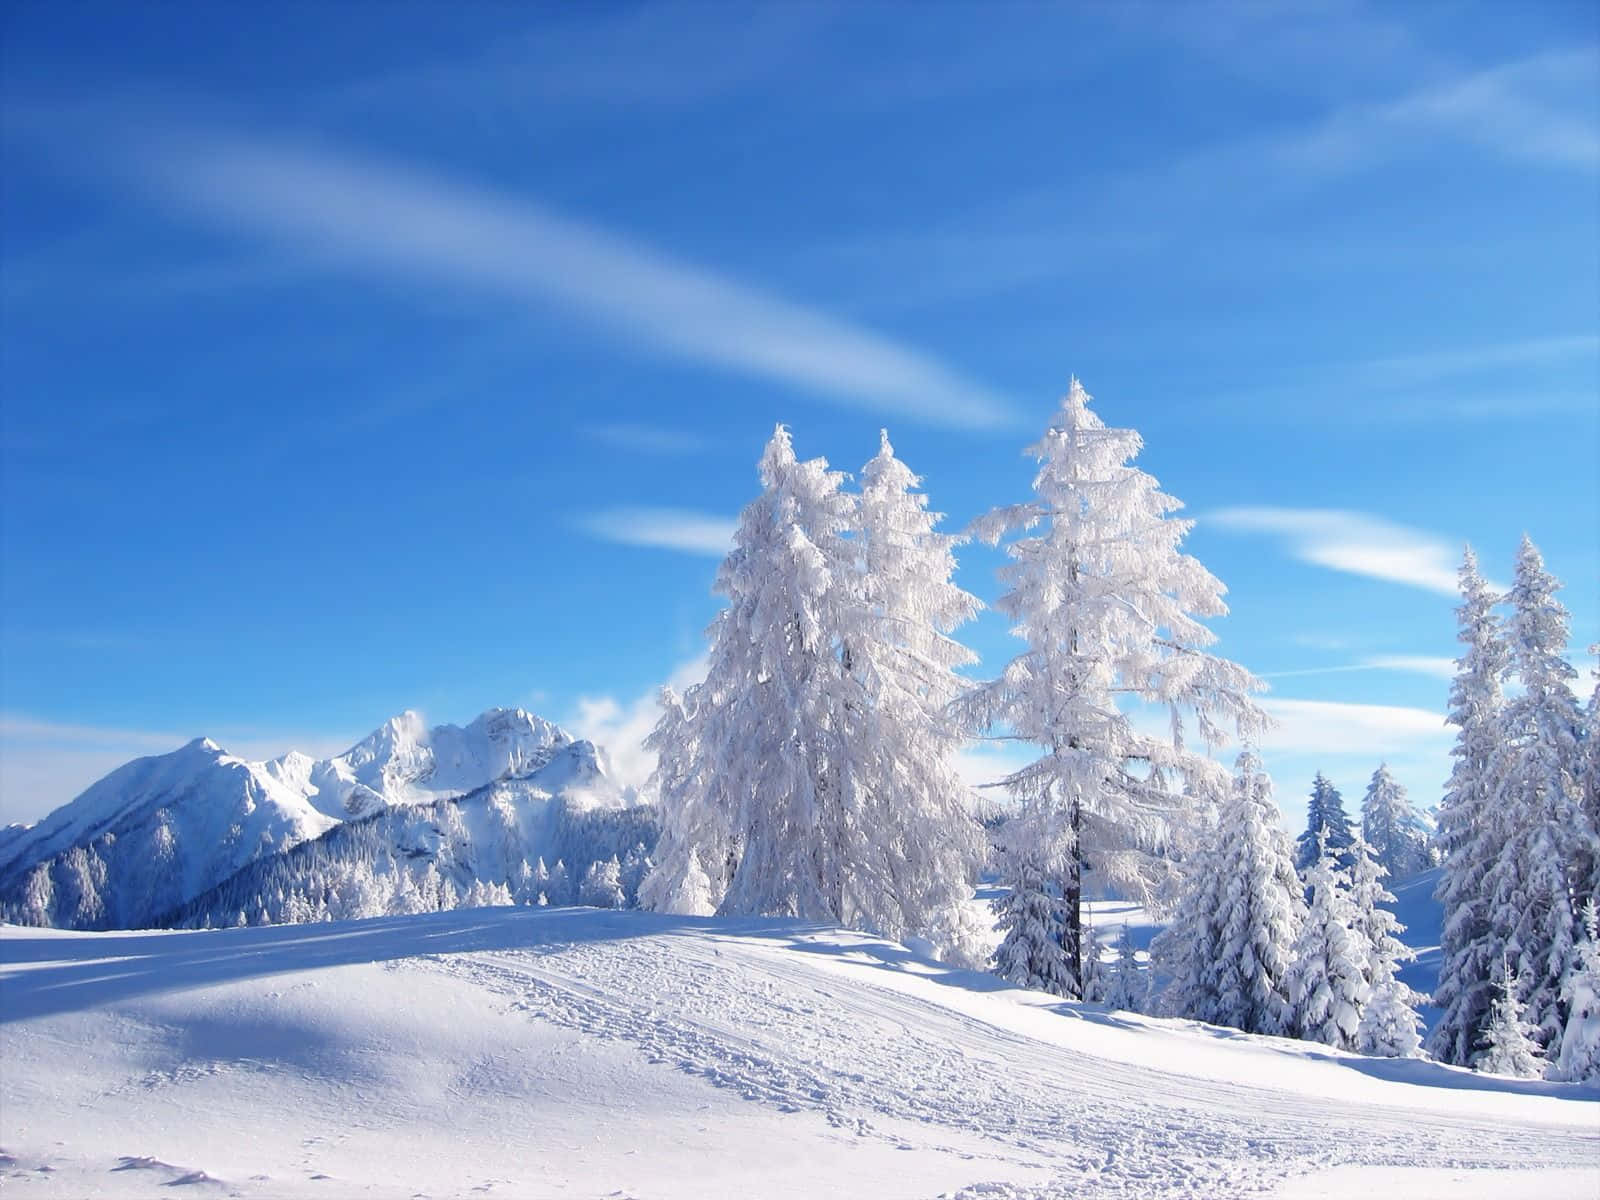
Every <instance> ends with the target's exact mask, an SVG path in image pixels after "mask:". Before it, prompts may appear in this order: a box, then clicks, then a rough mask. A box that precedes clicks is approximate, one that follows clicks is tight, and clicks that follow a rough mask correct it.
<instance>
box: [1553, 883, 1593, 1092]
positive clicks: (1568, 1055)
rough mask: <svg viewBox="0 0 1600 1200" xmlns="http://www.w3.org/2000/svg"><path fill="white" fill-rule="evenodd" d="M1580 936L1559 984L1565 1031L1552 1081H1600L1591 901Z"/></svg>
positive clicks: (1588, 903) (1591, 901)
mask: <svg viewBox="0 0 1600 1200" xmlns="http://www.w3.org/2000/svg"><path fill="white" fill-rule="evenodd" d="M1582 928H1583V936H1582V938H1581V940H1580V941H1579V942H1578V946H1577V951H1576V953H1575V954H1574V956H1573V965H1572V969H1571V970H1570V971H1568V972H1567V978H1566V982H1565V983H1563V984H1562V988H1561V998H1562V1000H1563V1002H1564V1003H1565V1004H1566V1009H1567V1027H1566V1029H1564V1030H1563V1031H1562V1034H1561V1049H1560V1051H1559V1052H1558V1054H1557V1057H1556V1061H1555V1062H1554V1063H1553V1064H1552V1065H1551V1071H1550V1074H1551V1076H1552V1077H1553V1078H1555V1079H1566V1080H1572V1081H1579V1080H1585V1079H1600V913H1597V912H1596V907H1595V901H1594V900H1593V899H1592V898H1591V899H1590V900H1589V901H1588V902H1587V903H1586V904H1585V905H1584V906H1583V920H1582Z"/></svg>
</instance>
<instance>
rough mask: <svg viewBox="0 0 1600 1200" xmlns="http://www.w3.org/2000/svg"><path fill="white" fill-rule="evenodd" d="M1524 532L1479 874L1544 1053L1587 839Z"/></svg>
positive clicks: (1576, 720) (1549, 638)
mask: <svg viewBox="0 0 1600 1200" xmlns="http://www.w3.org/2000/svg"><path fill="white" fill-rule="evenodd" d="M1560 586H1561V585H1560V583H1559V582H1557V581H1556V580H1555V579H1554V578H1553V577H1552V576H1551V575H1550V574H1549V573H1548V572H1547V571H1546V570H1545V569H1544V562H1543V560H1542V559H1541V558H1540V557H1539V551H1538V550H1537V549H1535V548H1534V545H1533V543H1532V542H1531V541H1529V540H1528V539H1527V538H1526V537H1524V538H1523V539H1522V545H1521V547H1520V548H1519V550H1518V552H1517V567H1516V576H1515V578H1514V580H1513V583H1512V588H1511V594H1510V596H1509V597H1508V600H1509V603H1510V606H1511V614H1510V617H1509V618H1508V621H1507V626H1506V628H1507V634H1508V637H1507V644H1508V646H1509V649H1510V656H1511V661H1510V667H1509V669H1510V672H1511V673H1513V674H1514V675H1515V678H1516V680H1517V682H1518V683H1519V684H1520V685H1521V687H1520V690H1519V691H1517V692H1516V693H1515V694H1514V695H1512V696H1511V697H1510V698H1509V699H1508V700H1507V701H1506V703H1505V705H1504V706H1503V707H1502V709H1501V711H1500V717H1499V721H1498V722H1497V725H1496V746H1495V751H1494V755H1493V757H1492V760H1491V765H1490V771H1491V773H1492V775H1493V778H1494V783H1495V788H1496V790H1495V793H1494V799H1493V804H1494V807H1495V810H1496V817H1497V820H1496V824H1497V826H1498V832H1497V835H1496V839H1497V842H1498V853H1497V854H1496V856H1495V858H1494V862H1493V865H1492V866H1491V867H1490V868H1489V871H1488V874H1487V877H1486V878H1485V880H1484V889H1485V894H1486V895H1487V896H1488V897H1489V899H1490V905H1491V907H1490V925H1491V929H1492V931H1493V935H1494V937H1495V938H1496V941H1497V942H1498V943H1499V946H1500V947H1501V948H1502V952H1503V953H1505V954H1507V955H1508V956H1509V959H1510V963H1511V969H1512V971H1513V972H1514V973H1515V975H1516V978H1517V984H1518V993H1519V996H1520V998H1521V1000H1522V1002H1523V1004H1524V1005H1525V1008H1526V1013H1527V1019H1528V1021H1529V1022H1530V1023H1531V1024H1532V1025H1533V1026H1534V1028H1535V1030H1536V1031H1537V1032H1536V1033H1535V1038H1536V1039H1537V1041H1538V1042H1539V1045H1540V1046H1541V1047H1542V1048H1543V1049H1544V1051H1545V1053H1546V1054H1547V1055H1548V1056H1550V1057H1552V1058H1554V1057H1555V1056H1556V1055H1557V1054H1558V1053H1559V1051H1560V1045H1561V1033H1562V1029H1563V1028H1564V1027H1565V1025H1566V1012H1565V1007H1564V1005H1563V1003H1562V1001H1561V985H1562V981H1563V980H1564V979H1565V977H1566V974H1567V971H1568V970H1569V969H1570V968H1571V966H1572V962H1573V945H1574V941H1575V935H1576V933H1577V910H1576V909H1575V908H1574V906H1573V892H1574V888H1575V885H1576V884H1577V883H1578V881H1577V880H1576V879H1575V878H1574V876H1575V874H1576V872H1577V870H1578V866H1579V863H1580V861H1582V860H1584V858H1585V856H1587V855H1591V854H1593V853H1594V852H1595V850H1596V836H1595V831H1594V829H1593V828H1591V827H1590V826H1589V823H1588V821H1587V819H1586V818H1585V815H1584V813H1583V809H1582V806H1581V804H1580V802H1579V796H1578V756H1579V743H1578V738H1579V729H1580V725H1581V719H1580V716H1579V712H1578V706H1577V701H1576V700H1575V699H1574V698H1573V695H1572V687H1571V683H1570V681H1571V680H1572V679H1573V677H1574V676H1575V675H1576V672H1575V671H1574V670H1573V669H1572V667H1571V666H1570V665H1569V664H1568V663H1567V661H1566V659H1565V658H1564V655H1565V653H1566V648H1567V627H1568V622H1567V611H1566V609H1565V608H1563V607H1562V605H1561V603H1560V602H1559V601H1558V600H1557V599H1556V597H1555V593H1556V591H1557V589H1559V588H1560Z"/></svg>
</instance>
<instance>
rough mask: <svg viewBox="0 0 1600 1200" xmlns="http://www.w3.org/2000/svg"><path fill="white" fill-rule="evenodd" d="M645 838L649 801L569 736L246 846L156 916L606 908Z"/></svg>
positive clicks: (342, 916) (205, 923)
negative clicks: (324, 824)
mask: <svg viewBox="0 0 1600 1200" xmlns="http://www.w3.org/2000/svg"><path fill="white" fill-rule="evenodd" d="M656 837H657V828H656V820H655V811H654V809H652V808H650V807H649V806H648V805H629V804H626V803H625V799H624V797H623V796H622V794H621V793H619V792H617V790H616V789H615V788H614V787H613V786H612V785H611V782H610V780H609V778H608V777H607V774H606V768H605V765H604V762H603V760H602V759H601V756H600V752H599V751H598V750H597V749H596V748H595V746H594V745H593V744H592V743H590V742H583V741H579V742H571V743H568V744H567V745H565V746H563V747H562V748H561V749H560V750H558V751H557V752H556V754H555V755H554V756H553V757H552V758H551V759H550V760H549V761H548V762H547V763H545V765H544V766H542V767H539V768H538V769H536V770H534V771H533V772H531V773H530V774H527V775H520V776H512V777H508V778H505V779H500V780H497V781H495V782H494V783H490V784H487V785H485V786H484V787H481V788H478V789H477V790H476V791H473V792H469V793H468V794H467V795H465V796H460V797H452V798H448V799H443V800H435V801H433V802H432V803H424V804H415V805H395V806H390V807H385V808H381V809H379V810H377V811H376V812H374V813H372V814H371V815H369V816H366V817H360V818H353V819H351V820H348V821H343V822H341V823H339V824H338V825H335V826H334V827H333V828H332V829H329V830H328V831H327V832H326V833H324V834H323V835H322V836H320V837H318V838H315V839H312V840H308V841H304V842H301V843H300V844H299V845H297V846H293V847H291V848H289V849H288V850H285V851H283V852H281V853H279V854H274V855H270V856H266V857H263V858H259V859H257V860H256V861H255V862H253V863H251V864H250V865H249V866H247V867H245V868H244V869H243V870H241V871H239V872H238V873H237V874H235V875H233V876H232V877H231V878H229V879H227V880H224V881H223V882H222V883H220V884H218V885H217V886H216V887H213V888H210V889H209V890H207V891H205V892H203V893H201V894H200V895H198V896H196V897H195V898H194V899H192V900H190V901H189V902H188V903H186V904H184V905H183V906H181V907H180V908H178V909H177V910H175V911H174V912H171V913H168V914H165V915H164V916H162V917H160V918H159V919H158V920H157V922H156V923H158V924H162V925H181V926H189V927H219V926H220V927H227V926H233V925H240V924H248V925H263V924H274V925H276V924H284V923H299V922H304V921H330V920H332V921H337V920H348V919H352V918H360V917H375V916H396V915H404V914H408V913H418V912H435V911H438V910H442V909H451V908H464V907H479V906H482V905H493V904H511V903H523V904H538V903H549V904H557V905H560V904H573V903H581V904H593V905H598V906H600V907H615V906H619V905H622V904H627V903H631V902H632V900H633V898H634V895H635V893H636V891H637V889H638V885H639V881H640V879H641V878H642V877H643V875H644V873H645V872H646V871H647V870H648V869H649V866H650V859H649V853H650V851H651V850H652V849H654V847H655V843H656ZM613 860H614V861H615V865H614V866H613V867H611V868H610V870H611V876H610V880H609V883H608V882H606V880H605V874H606V870H607V864H609V863H611V862H612V861H613ZM608 889H609V890H608Z"/></svg>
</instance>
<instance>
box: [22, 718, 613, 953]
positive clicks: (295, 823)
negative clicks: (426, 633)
mask: <svg viewBox="0 0 1600 1200" xmlns="http://www.w3.org/2000/svg"><path fill="white" fill-rule="evenodd" d="M579 745H580V743H576V742H574V740H573V738H572V737H571V736H570V735H569V734H567V733H566V732H565V731H564V730H562V729H560V728H559V727H558V726H556V725H553V724H551V723H550V722H548V721H545V720H543V719H542V718H540V717H537V716H534V715H533V714H531V713H527V712H524V711H522V710H521V709H505V708H496V709H490V710H489V711H488V712H485V713H484V714H482V715H481V716H480V717H478V718H477V719H476V720H475V721H473V722H471V723H470V724H468V725H466V726H465V727H461V726H455V725H439V726H435V727H433V728H431V729H430V728H428V727H427V726H426V725H425V724H424V723H423V721H422V719H421V717H419V716H418V715H417V714H416V713H414V712H405V713H402V714H400V715H399V716H398V717H395V718H393V719H392V720H390V721H387V722H385V723H384V725H383V726H382V727H380V728H379V729H378V730H376V731H375V732H374V733H373V734H372V735H371V736H369V737H367V738H364V739H363V740H362V741H360V742H358V743H356V745H354V746H352V747H351V748H350V749H349V750H347V751H345V752H344V753H343V754H340V755H337V756H335V757H333V758H330V759H322V760H317V759H313V758H311V757H310V756H309V755H306V754H301V753H299V752H297V751H290V752H289V753H288V754H285V755H284V756H283V757H281V758H277V759H273V760H271V761H269V762H247V761H245V760H244V759H241V758H237V757H235V756H234V755H231V754H229V753H227V751H225V750H224V749H223V748H222V747H220V746H218V745H217V744H216V743H215V742H213V741H211V740H209V739H207V738H197V739H196V740H195V741H193V742H190V743H189V744H188V745H186V746H183V747H182V748H180V749H178V750H175V751H173V752H172V753H170V754H162V755H156V756H154V757H150V758H141V759H136V760H135V761H133V762H130V763H127V764H126V765H124V766H122V767H119V768H117V769H116V770H115V771H113V772H111V774H109V775H107V776H106V777H105V778H104V779H102V780H100V782H98V783H96V784H94V785H93V786H92V787H90V788H89V789H88V790H87V791H85V792H84V793H83V794H82V795H81V796H79V797H78V798H77V799H75V800H73V801H71V802H70V803H68V804H65V805H63V806H62V807H61V808H58V809H57V810H55V811H54V812H52V813H51V814H50V815H49V816H47V817H45V818H44V819H43V820H41V821H39V822H38V823H37V824H35V825H32V826H29V827H26V828H21V827H17V826H12V827H10V828H8V829H7V830H6V831H5V832H4V834H3V835H0V913H3V914H4V915H5V916H6V917H7V918H8V919H10V920H14V921H20V922H24V923H28V924H52V925H60V926H64V927H68V928H79V929H104V928H116V927H121V928H134V927H139V926H142V925H145V924H148V923H149V922H150V921H151V920H153V919H154V918H156V917H158V916H160V915H162V914H163V913H167V912H170V911H171V910H173V909H175V908H177V907H178V906H180V905H182V904H184V903H186V902H188V901H189V900H191V899H193V898H194V897H195V896H197V895H199V894H200V893H202V892H204V891H206V890H208V889H210V888H212V887H214V886H216V885H217V884H218V883H220V882H222V881H223V880H225V879H228V878H230V877H231V876H233V875H234V874H236V873H237V872H238V871H239V870H241V869H242V868H244V867H246V866H248V865H249V864H250V863H252V862H255V861H256V860H258V859H260V858H263V857H268V856H271V855H275V854H278V853H281V852H282V851H284V850H287V849H289V848H290V847H292V846H295V845H298V844H300V843H301V842H304V841H307V840H309V839H312V838H316V837H318V836H320V835H321V834H323V833H326V832H327V831H328V830H329V829H331V828H333V827H335V826H336V825H338V824H339V823H340V822H342V821H345V820H348V819H351V818H353V817H364V816H369V815H371V814H373V813H375V812H378V811H380V810H382V809H384V808H387V807H391V806H411V805H416V804H430V803H433V802H435V801H438V800H440V799H441V798H445V797H450V796H458V795H462V794H465V793H467V792H470V791H473V790H474V789H477V788H481V787H483V786H484V785H486V784H489V783H492V782H494V781H496V780H500V779H506V778H513V777H523V776H530V775H533V774H535V773H539V772H545V771H548V772H549V774H547V775H545V776H544V777H543V780H542V783H541V787H542V789H543V790H544V791H546V792H548V793H550V794H555V793H561V794H564V795H568V796H570V797H572V798H573V799H574V801H575V802H577V803H580V804H600V805H603V806H621V805H622V803H623V796H622V793H621V792H620V790H619V789H618V788H617V787H616V786H615V785H614V784H613V783H612V782H611V780H610V778H609V776H608V772H607V769H606V763H605V758H604V752H603V751H601V750H599V749H598V748H596V747H593V746H589V745H588V743H581V745H583V746H586V747H587V749H586V750H583V751H581V752H580V751H578V750H577V749H576V747H578V746H579Z"/></svg>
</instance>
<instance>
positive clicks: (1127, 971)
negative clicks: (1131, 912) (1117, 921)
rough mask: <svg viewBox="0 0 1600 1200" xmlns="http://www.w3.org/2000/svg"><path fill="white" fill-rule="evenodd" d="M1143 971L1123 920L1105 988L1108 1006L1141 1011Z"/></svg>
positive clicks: (1143, 984) (1142, 1004)
mask: <svg viewBox="0 0 1600 1200" xmlns="http://www.w3.org/2000/svg"><path fill="white" fill-rule="evenodd" d="M1146 990H1147V989H1146V984H1145V973H1144V972H1143V971H1141V970H1140V969H1139V960H1138V957H1137V955H1136V953H1135V951H1134V948H1133V938H1132V937H1130V936H1129V934H1128V926H1127V923H1126V922H1124V923H1123V926H1122V932H1121V933H1120V934H1119V935H1118V936H1117V960H1116V963H1115V965H1114V966H1113V967H1112V968H1111V982H1110V984H1109V986H1108V987H1107V989H1106V996H1105V1003H1106V1006H1107V1007H1108V1008H1114V1009H1120V1010H1121V1011H1122V1012H1143V1011H1144V1009H1145V994H1146Z"/></svg>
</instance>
